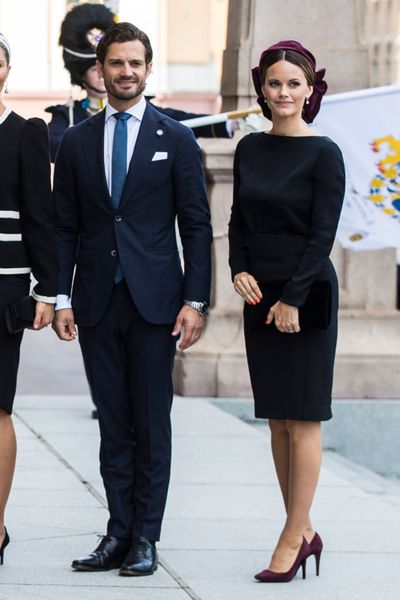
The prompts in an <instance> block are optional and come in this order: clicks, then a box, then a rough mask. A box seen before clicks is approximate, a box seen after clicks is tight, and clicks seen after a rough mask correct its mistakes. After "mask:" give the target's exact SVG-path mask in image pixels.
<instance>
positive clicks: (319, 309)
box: [245, 280, 332, 331]
mask: <svg viewBox="0 0 400 600" xmlns="http://www.w3.org/2000/svg"><path fill="white" fill-rule="evenodd" d="M258 285H259V287H260V289H261V291H262V294H263V298H262V300H261V302H259V303H258V304H256V305H254V306H253V305H246V311H245V312H246V315H245V325H246V327H247V328H248V329H249V330H251V331H254V330H259V329H265V328H271V327H275V326H274V325H266V324H265V321H266V319H267V315H268V312H269V309H270V308H271V306H273V305H274V304H275V303H276V302H278V300H279V299H280V297H281V294H282V289H283V285H282V284H280V285H278V284H276V283H275V284H274V283H273V284H265V283H264V284H262V283H260V282H259V283H258ZM331 315H332V286H331V284H330V282H329V281H327V280H319V281H314V283H313V284H312V286H311V289H310V293H309V294H308V296H307V300H306V301H305V303H304V304H303V306H299V325H300V329H302V330H306V329H307V330H308V329H320V330H324V329H328V327H329V324H330V322H331ZM276 331H278V330H276Z"/></svg>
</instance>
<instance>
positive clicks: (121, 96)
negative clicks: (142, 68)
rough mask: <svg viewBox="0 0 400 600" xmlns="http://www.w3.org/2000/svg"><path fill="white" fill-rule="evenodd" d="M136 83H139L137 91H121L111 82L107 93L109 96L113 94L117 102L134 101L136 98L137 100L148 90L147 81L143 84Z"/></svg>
mask: <svg viewBox="0 0 400 600" xmlns="http://www.w3.org/2000/svg"><path fill="white" fill-rule="evenodd" d="M121 81H122V80H121ZM128 81H130V80H128ZM136 83H137V86H136V88H135V89H130V90H123V91H120V90H118V89H117V88H116V87H115V86H114V84H113V83H112V82H111V81H110V82H108V84H107V86H106V87H107V92H108V93H109V94H111V95H112V96H113V97H114V98H116V99H117V100H134V99H135V98H137V97H138V96H140V95H141V94H143V92H144V90H145V88H146V81H145V80H143V81H142V82H136Z"/></svg>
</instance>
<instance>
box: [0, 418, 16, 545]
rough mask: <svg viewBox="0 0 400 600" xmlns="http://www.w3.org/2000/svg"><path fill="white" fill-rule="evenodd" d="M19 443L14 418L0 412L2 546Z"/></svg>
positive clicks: (0, 520)
mask: <svg viewBox="0 0 400 600" xmlns="http://www.w3.org/2000/svg"><path fill="white" fill-rule="evenodd" d="M16 454H17V442H16V438H15V431H14V425H13V422H12V417H11V416H10V415H9V414H7V413H6V412H4V411H3V410H0V546H1V544H2V542H3V539H4V535H5V532H4V512H5V508H6V504H7V500H8V496H9V494H10V489H11V483H12V480H13V475H14V469H15V459H16Z"/></svg>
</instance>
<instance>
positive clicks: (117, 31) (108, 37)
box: [96, 23, 153, 65]
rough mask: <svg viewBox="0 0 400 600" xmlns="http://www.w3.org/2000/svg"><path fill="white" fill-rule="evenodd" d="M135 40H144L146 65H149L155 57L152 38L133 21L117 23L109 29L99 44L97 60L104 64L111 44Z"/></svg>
mask: <svg viewBox="0 0 400 600" xmlns="http://www.w3.org/2000/svg"><path fill="white" fill-rule="evenodd" d="M135 40H139V42H142V44H143V46H144V56H145V61H146V65H148V64H149V63H151V61H152V59H153V49H152V47H151V44H150V40H149V38H148V37H147V35H146V34H145V33H144V31H141V30H140V29H139V28H138V27H135V25H132V23H117V24H116V25H113V26H112V27H110V28H109V29H107V31H106V32H105V34H104V35H103V37H102V38H101V40H100V42H99V44H98V46H97V51H96V54H97V60H98V61H99V62H100V63H101V64H102V65H103V64H104V61H105V58H106V55H107V50H108V47H109V46H111V44H115V43H117V44H122V43H124V42H133V41H135Z"/></svg>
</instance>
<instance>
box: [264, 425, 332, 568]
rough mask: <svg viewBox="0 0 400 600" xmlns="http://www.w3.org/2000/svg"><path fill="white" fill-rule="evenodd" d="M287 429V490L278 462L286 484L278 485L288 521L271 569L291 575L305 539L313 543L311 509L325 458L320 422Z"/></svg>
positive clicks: (280, 474)
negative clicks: (288, 456)
mask: <svg viewBox="0 0 400 600" xmlns="http://www.w3.org/2000/svg"><path fill="white" fill-rule="evenodd" d="M287 428H288V432H289V452H290V458H289V477H288V484H287V485H286V486H285V478H284V469H283V467H282V464H283V462H284V461H283V459H282V460H281V458H278V468H279V474H278V479H280V477H281V479H282V481H283V486H282V484H281V481H279V483H280V486H281V490H282V495H283V494H284V492H285V493H286V494H287V496H286V501H285V498H284V501H285V506H287V518H286V523H285V526H284V528H283V530H282V533H281V535H280V538H279V541H278V544H277V546H276V548H275V551H274V554H273V556H272V560H271V563H270V566H269V567H268V568H269V569H270V570H271V571H276V572H286V571H288V570H289V569H290V567H291V566H292V564H293V563H294V561H295V558H296V556H297V553H298V551H299V548H300V546H301V542H302V538H303V536H304V535H305V537H306V539H307V540H308V541H310V540H311V538H312V536H313V534H314V531H313V529H312V526H311V522H310V509H311V505H312V501H313V498H314V494H315V490H316V487H317V483H318V478H319V472H320V468H321V456H322V448H321V424H320V423H319V422H314V421H287ZM276 450H278V448H276ZM273 452H274V451H273ZM274 460H275V458H274ZM275 464H276V460H275ZM277 473H278V469H277ZM282 488H283V489H282ZM307 534H308V535H307Z"/></svg>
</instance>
